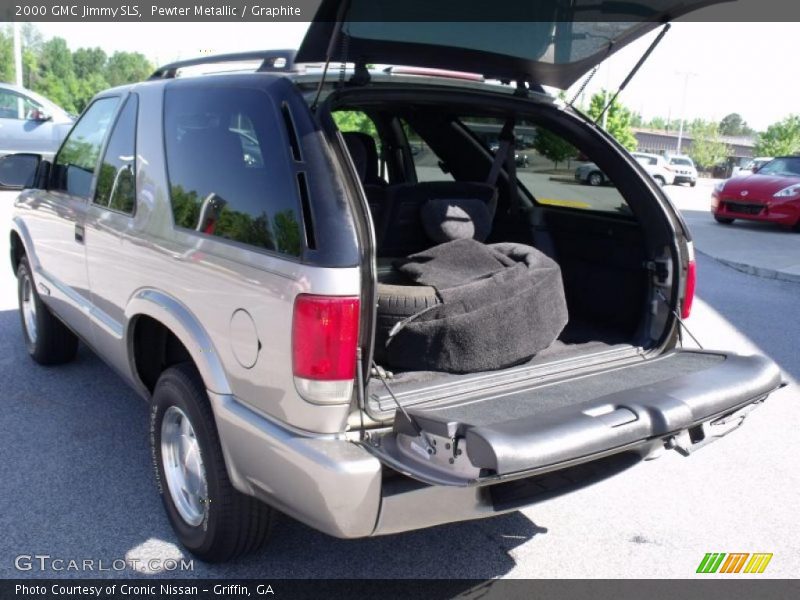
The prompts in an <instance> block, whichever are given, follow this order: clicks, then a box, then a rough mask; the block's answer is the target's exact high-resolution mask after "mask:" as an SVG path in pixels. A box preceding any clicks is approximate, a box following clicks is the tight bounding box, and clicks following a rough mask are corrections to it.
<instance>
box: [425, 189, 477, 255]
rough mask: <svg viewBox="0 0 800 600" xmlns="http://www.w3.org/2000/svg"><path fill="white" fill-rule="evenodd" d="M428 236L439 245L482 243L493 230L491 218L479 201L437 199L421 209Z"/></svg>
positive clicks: (470, 199) (429, 201) (471, 199)
mask: <svg viewBox="0 0 800 600" xmlns="http://www.w3.org/2000/svg"><path fill="white" fill-rule="evenodd" d="M421 217H422V227H423V228H424V229H425V234H426V235H427V236H428V237H429V238H430V239H431V240H432V241H434V242H436V243H437V244H443V243H445V242H451V241H453V240H463V239H474V240H477V241H479V242H483V241H485V240H486V238H487V237H489V233H490V232H491V230H492V214H491V212H490V210H489V207H488V206H487V205H486V202H484V201H483V200H479V199H478V198H463V199H454V198H449V199H448V198H434V199H431V200H428V201H427V202H426V203H425V204H424V205H423V206H422V209H421Z"/></svg>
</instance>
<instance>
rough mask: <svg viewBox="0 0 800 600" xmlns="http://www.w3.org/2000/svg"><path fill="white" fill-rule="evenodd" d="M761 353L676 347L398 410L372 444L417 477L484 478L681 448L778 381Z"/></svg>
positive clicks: (717, 430) (739, 414)
mask: <svg viewBox="0 0 800 600" xmlns="http://www.w3.org/2000/svg"><path fill="white" fill-rule="evenodd" d="M780 385H781V375H780V372H779V370H778V368H777V367H776V365H775V364H774V363H773V362H772V361H770V360H769V359H767V358H764V357H761V356H737V355H732V354H725V353H720V352H712V351H690V350H680V351H674V352H670V353H668V354H665V355H663V356H660V357H658V358H653V359H649V360H641V361H639V362H636V363H633V364H630V365H627V366H624V367H617V368H613V369H610V370H604V371H600V372H595V373H592V374H587V375H582V376H579V377H576V376H574V375H573V376H571V377H568V378H565V379H563V380H561V381H556V382H551V383H547V384H544V385H539V386H536V385H529V386H526V387H517V388H515V389H510V390H509V389H504V390H498V391H495V392H489V393H486V394H485V395H483V396H480V397H477V398H474V397H473V398H469V399H461V400H456V401H449V402H448V401H442V402H440V403H438V404H433V405H432V404H427V405H425V406H422V407H410V408H408V409H406V410H405V411H401V410H398V411H397V413H396V415H395V422H394V427H393V429H392V431H390V432H387V433H383V434H379V435H373V436H371V437H370V439H369V441H368V442H367V444H366V446H367V448H368V449H369V450H370V451H371V452H372V453H373V454H374V455H376V456H377V457H378V458H379V459H380V460H381V461H382V462H383V463H384V464H386V465H387V466H389V467H391V468H393V469H395V470H397V471H399V472H401V473H404V474H406V475H408V476H410V477H413V478H415V479H418V480H420V481H423V482H426V483H431V484H440V485H456V486H468V485H476V484H478V485H480V484H485V483H490V482H493V481H498V480H500V479H508V478H518V477H527V476H530V475H534V474H536V473H542V472H547V471H552V470H556V469H561V468H564V467H567V466H570V465H572V464H576V463H580V462H585V461H589V460H594V459H597V458H600V457H603V456H607V455H610V454H614V453H618V452H622V451H625V450H628V449H633V448H636V447H640V448H641V447H644V446H648V445H649V446H653V443H654V442H656V443H657V445H659V446H660V445H661V444H662V443H663V442H668V443H669V445H670V447H675V448H676V449H678V450H681V451H683V452H684V453H687V454H688V453H689V452H691V450H692V449H693V447H696V446H700V445H704V444H706V443H708V442H709V441H712V440H713V439H715V438H716V437H721V436H722V435H724V434H726V433H728V432H729V431H731V430H732V429H735V428H736V427H737V426H738V425H739V424H740V423H741V420H742V418H743V416H744V414H746V412H749V409H748V410H743V409H747V407H748V406H749V405H752V404H753V403H755V402H758V401H761V400H763V399H764V398H765V397H766V396H767V395H768V394H769V393H770V392H772V391H773V390H775V389H776V388H778V387H780Z"/></svg>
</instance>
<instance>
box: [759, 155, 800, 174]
mask: <svg viewBox="0 0 800 600" xmlns="http://www.w3.org/2000/svg"><path fill="white" fill-rule="evenodd" d="M758 174H759V175H778V176H782V177H800V156H792V157H789V158H776V159H775V160H773V161H770V162H768V163H767V164H765V165H764V166H763V167H761V169H759V171H758Z"/></svg>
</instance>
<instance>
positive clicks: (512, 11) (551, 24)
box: [343, 0, 659, 64]
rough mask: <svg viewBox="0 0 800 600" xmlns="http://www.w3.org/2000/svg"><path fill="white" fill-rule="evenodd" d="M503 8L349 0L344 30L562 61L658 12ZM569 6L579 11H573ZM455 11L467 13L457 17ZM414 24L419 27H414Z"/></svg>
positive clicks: (543, 4) (548, 0) (423, 0)
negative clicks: (500, 14)
mask: <svg viewBox="0 0 800 600" xmlns="http://www.w3.org/2000/svg"><path fill="white" fill-rule="evenodd" d="M500 8H501V10H502V14H503V16H504V18H503V19H502V20H500V19H497V16H498V11H497V9H496V8H495V7H493V5H492V3H490V2H483V3H464V2H454V1H452V0H449V1H446V2H445V1H442V0H438V1H437V2H431V1H430V0H406V1H404V2H375V1H374V0H351V2H350V4H349V6H348V11H347V21H346V22H345V23H344V26H343V31H344V32H345V33H346V34H347V35H349V36H351V37H354V38H361V39H368V40H378V41H388V42H401V43H412V44H426V45H430V46H443V47H446V48H462V49H465V50H473V51H478V52H488V53H491V54H504V55H508V56H516V57H519V58H524V59H527V60H537V61H541V62H546V63H554V64H565V63H572V62H575V61H578V60H581V59H585V58H587V57H590V56H592V55H594V54H596V53H597V52H599V51H601V50H603V49H604V48H606V47H608V46H609V45H610V44H611V43H612V41H613V40H614V39H615V38H617V37H618V36H620V35H621V34H622V33H623V32H625V31H627V30H630V29H632V28H633V27H635V25H636V22H637V21H639V20H642V19H646V18H648V16H653V17H655V16H656V15H657V14H658V12H659V11H658V7H648V6H647V5H646V3H644V4H643V3H641V2H638V3H637V2H632V3H624V2H617V3H614V2H609V3H603V2H597V0H572V1H571V2H563V1H562V0H538V1H536V2H517V3H513V4H512V5H511V6H502V7H500ZM565 10H568V11H572V10H574V11H575V14H568V13H567V12H565ZM454 15H457V16H465V17H466V18H463V19H461V20H458V19H453V18H452V17H453V16H454ZM603 17H605V18H603ZM628 17H630V19H629V20H628V22H626V19H627V18H628ZM486 21H492V22H491V23H489V24H487V22H486ZM630 21H633V22H630ZM410 23H413V24H414V27H409V24H410ZM443 24H446V26H443ZM489 25H490V26H489Z"/></svg>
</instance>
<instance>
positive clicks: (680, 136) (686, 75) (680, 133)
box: [675, 71, 697, 154]
mask: <svg viewBox="0 0 800 600" xmlns="http://www.w3.org/2000/svg"><path fill="white" fill-rule="evenodd" d="M675 74H676V75H683V99H682V100H681V122H680V125H679V126H678V147H677V149H676V150H675V153H676V154H680V153H681V142H682V141H683V122H684V120H685V119H686V90H687V89H688V87H689V77H694V76H695V75H697V73H692V72H690V71H675Z"/></svg>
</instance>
